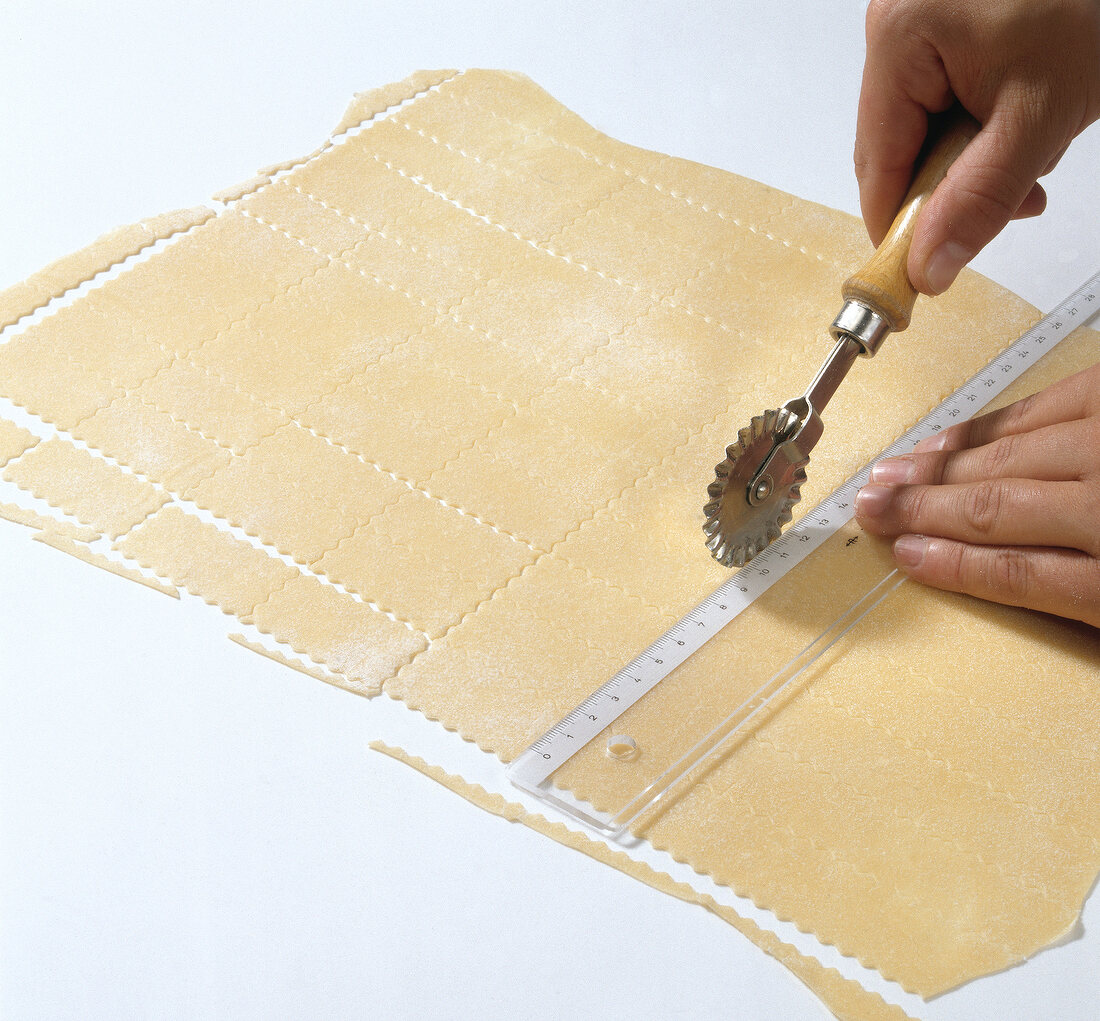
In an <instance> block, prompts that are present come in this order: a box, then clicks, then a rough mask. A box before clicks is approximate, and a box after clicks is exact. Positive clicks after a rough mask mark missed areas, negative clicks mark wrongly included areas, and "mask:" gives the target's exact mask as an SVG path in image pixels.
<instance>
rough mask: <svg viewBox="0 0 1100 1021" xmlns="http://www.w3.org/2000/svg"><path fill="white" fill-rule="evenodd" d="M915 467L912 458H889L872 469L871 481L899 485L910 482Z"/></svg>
mask: <svg viewBox="0 0 1100 1021" xmlns="http://www.w3.org/2000/svg"><path fill="white" fill-rule="evenodd" d="M915 467H916V465H915V464H914V463H913V461H912V459H911V458H908V457H888V458H886V460H884V461H879V463H878V464H876V465H875V466H874V467H873V468H872V469H871V481H872V482H886V483H891V484H893V485H898V484H899V483H901V482H906V481H908V479H909V476H910V475H912V474H913V469H914V468H915Z"/></svg>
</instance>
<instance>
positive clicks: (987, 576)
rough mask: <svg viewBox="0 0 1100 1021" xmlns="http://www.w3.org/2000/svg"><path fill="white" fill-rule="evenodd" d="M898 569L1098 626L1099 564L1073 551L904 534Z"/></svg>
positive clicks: (929, 581)
mask: <svg viewBox="0 0 1100 1021" xmlns="http://www.w3.org/2000/svg"><path fill="white" fill-rule="evenodd" d="M894 558H895V560H896V561H897V564H898V566H899V567H900V568H901V569H902V570H903V571H904V572H905V573H906V574H907V575H908V576H909V577H910V578H913V579H915V580H916V581H919V582H923V583H924V584H925V585H932V586H934V587H935V588H941V589H947V590H948V591H950V592H965V593H967V594H969V595H972V596H978V597H979V598H981V599H989V600H992V601H993V602H997V603H1007V604H1008V605H1010V606H1026V607H1029V608H1030V609H1033V610H1041V611H1043V612H1045V613H1055V614H1057V615H1058V616H1060V617H1070V618H1072V619H1074V620H1083V621H1085V622H1086V623H1087V624H1091V625H1093V627H1100V560H1097V559H1095V558H1094V557H1090V556H1088V555H1087V554H1085V553H1081V552H1079V551H1077V550H1066V549H1045V548H1041V547H1030V548H1026V549H1020V548H1016V547H1011V546H1008V547H1005V546H972V545H970V544H968V543H964V542H955V541H954V540H951V539H938V538H928V537H926V536H923V535H903V536H900V537H899V538H898V539H897V541H896V542H895V543H894Z"/></svg>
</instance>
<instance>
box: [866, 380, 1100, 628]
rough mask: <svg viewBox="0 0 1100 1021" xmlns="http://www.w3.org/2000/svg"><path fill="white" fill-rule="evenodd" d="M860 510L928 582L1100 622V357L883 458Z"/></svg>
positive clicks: (902, 563) (900, 560) (909, 570)
mask: <svg viewBox="0 0 1100 1021" xmlns="http://www.w3.org/2000/svg"><path fill="white" fill-rule="evenodd" d="M856 518H857V520H858V521H859V523H860V525H862V526H863V528H864V529H865V530H866V531H868V532H871V533H873V534H875V535H883V536H889V537H893V538H894V559H895V560H896V561H897V564H898V566H899V567H900V568H901V569H902V570H903V571H904V572H905V573H906V574H908V575H909V576H910V577H911V578H915V579H916V580H917V581H921V582H924V583H925V584H927V585H932V586H935V587H936V588H942V589H949V590H951V591H953V592H967V593H969V594H970V595H975V596H980V597H981V598H983V599H991V600H993V601H994V602H998V603H1009V604H1011V605H1014V606H1027V607H1030V608H1031V609H1034V610H1044V611H1046V612H1047V613H1054V614H1058V615H1059V616H1061V617H1072V618H1074V619H1076V620H1083V621H1085V622H1087V623H1089V624H1091V625H1093V627H1100V363H1097V364H1096V365H1094V366H1092V368H1089V369H1085V370H1084V371H1083V372H1079V373H1077V374H1076V375H1074V376H1070V377H1068V378H1067V379H1064V380H1062V381H1061V382H1058V383H1055V384H1054V385H1053V386H1050V387H1048V388H1047V389H1046V390H1041V391H1039V393H1037V394H1033V395H1032V396H1031V397H1027V398H1025V399H1024V400H1022V401H1017V402H1016V403H1015V404H1011V405H1009V406H1008V407H1006V408H1002V409H1001V410H999V411H994V412H991V413H990V414H988V415H982V416H980V417H978V418H974V419H972V420H971V421H969V422H961V423H960V424H958V425H954V426H951V427H950V428H949V429H945V430H944V431H943V432H941V433H938V434H936V435H935V436H933V437H930V438H929V439H926V440H922V441H921V442H920V443H918V444H917V446H916V447H915V448H914V451H913V453H912V454H908V455H905V456H903V457H896V458H889V459H887V460H884V461H880V462H879V463H878V464H877V465H875V466H874V468H872V469H871V482H870V483H869V484H868V485H866V486H864V487H863V488H862V489H861V490H860V491H859V494H858V495H857V497H856Z"/></svg>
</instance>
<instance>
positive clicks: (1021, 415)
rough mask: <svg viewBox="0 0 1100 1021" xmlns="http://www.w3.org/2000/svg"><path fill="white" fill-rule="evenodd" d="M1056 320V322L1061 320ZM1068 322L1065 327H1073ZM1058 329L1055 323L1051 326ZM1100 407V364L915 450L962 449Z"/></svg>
mask: <svg viewBox="0 0 1100 1021" xmlns="http://www.w3.org/2000/svg"><path fill="white" fill-rule="evenodd" d="M1058 321H1059V320H1056V321H1055V322H1058ZM1071 325H1072V324H1064V325H1063V326H1062V327H1061V329H1067V328H1070V326H1071ZM1050 329H1051V330H1053V329H1054V324H1052V325H1051V327H1050ZM1098 408H1100V364H1097V365H1093V366H1091V367H1090V368H1087V369H1083V370H1082V371H1080V372H1077V373H1075V374H1074V375H1072V376H1067V377H1066V378H1065V379H1062V380H1059V381H1058V382H1057V383H1053V384H1051V385H1050V386H1048V387H1047V388H1046V389H1045V390H1040V391H1038V393H1034V394H1031V395H1030V396H1028V397H1025V398H1023V399H1022V400H1019V401H1016V402H1015V403H1013V404H1009V405H1007V406H1006V407H1003V408H998V409H997V410H996V411H991V412H989V413H988V414H985V415H979V416H977V417H976V418H972V419H970V420H969V421H967V422H959V423H958V424H957V425H953V426H950V427H949V428H947V429H944V430H943V431H942V432H938V433H936V435H935V436H929V437H928V438H927V439H923V440H921V441H920V443H918V444H917V445H916V446H915V447H914V448H913V450H914V451H915V452H918V453H924V452H927V451H931V450H962V449H964V448H966V447H977V446H981V445H982V444H985V443H991V442H993V441H994V440H998V439H1000V438H1001V437H1003V436H1011V435H1014V434H1016V433H1024V432H1030V431H1031V430H1034V429H1039V428H1042V427H1043V426H1048V425H1055V424H1057V423H1059V422H1074V421H1077V420H1078V419H1082V418H1085V417H1087V416H1088V415H1090V414H1092V413H1093V412H1094V411H1095V410H1096V409H1098Z"/></svg>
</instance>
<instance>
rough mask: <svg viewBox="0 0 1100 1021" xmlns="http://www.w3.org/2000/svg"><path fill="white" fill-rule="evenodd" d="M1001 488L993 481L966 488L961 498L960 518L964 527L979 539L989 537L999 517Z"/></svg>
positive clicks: (1001, 500)
mask: <svg viewBox="0 0 1100 1021" xmlns="http://www.w3.org/2000/svg"><path fill="white" fill-rule="evenodd" d="M1003 494H1004V490H1003V488H1002V487H1001V486H1000V485H999V484H998V483H997V482H996V481H995V480H989V481H986V482H978V483H976V484H974V485H972V486H968V487H967V489H966V490H965V492H964V494H963V498H962V517H963V523H964V524H965V525H966V527H967V528H968V529H969V530H970V531H971V533H973V534H974V535H975V536H977V537H979V538H984V537H986V536H989V535H990V534H991V533H992V532H993V530H994V528H996V526H997V522H998V520H999V519H1000V516H1001V506H1002V504H1003Z"/></svg>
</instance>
